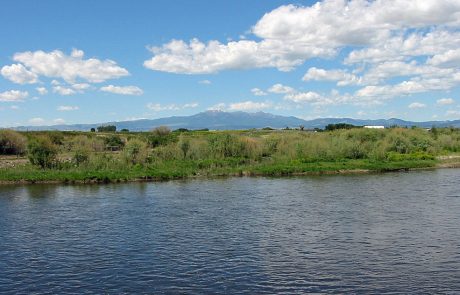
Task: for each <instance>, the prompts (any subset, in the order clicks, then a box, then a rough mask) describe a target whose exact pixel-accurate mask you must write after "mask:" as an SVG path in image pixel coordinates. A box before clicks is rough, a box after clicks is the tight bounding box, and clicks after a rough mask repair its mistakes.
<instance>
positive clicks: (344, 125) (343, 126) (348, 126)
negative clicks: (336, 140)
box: [324, 123, 361, 131]
mask: <svg viewBox="0 0 460 295" xmlns="http://www.w3.org/2000/svg"><path fill="white" fill-rule="evenodd" d="M353 128H361V127H360V126H355V125H352V124H347V123H338V124H328V125H327V126H326V127H325V128H324V129H325V130H327V131H332V130H337V129H353Z"/></svg>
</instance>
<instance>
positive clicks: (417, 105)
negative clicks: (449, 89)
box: [408, 102, 426, 109]
mask: <svg viewBox="0 0 460 295" xmlns="http://www.w3.org/2000/svg"><path fill="white" fill-rule="evenodd" d="M408 107H409V109H423V108H426V104H424V103H420V102H413V103H411V104H410V105H409V106H408Z"/></svg>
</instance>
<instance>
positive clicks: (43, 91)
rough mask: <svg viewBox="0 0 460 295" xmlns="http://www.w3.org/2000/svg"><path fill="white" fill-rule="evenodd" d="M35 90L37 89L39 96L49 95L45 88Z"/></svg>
mask: <svg viewBox="0 0 460 295" xmlns="http://www.w3.org/2000/svg"><path fill="white" fill-rule="evenodd" d="M35 89H37V92H38V94H40V95H45V94H47V93H48V90H47V89H46V88H45V87H37V88H35Z"/></svg>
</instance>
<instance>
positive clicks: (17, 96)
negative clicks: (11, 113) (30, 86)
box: [0, 90, 29, 102]
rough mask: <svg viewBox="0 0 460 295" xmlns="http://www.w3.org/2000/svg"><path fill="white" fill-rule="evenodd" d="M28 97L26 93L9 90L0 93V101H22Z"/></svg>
mask: <svg viewBox="0 0 460 295" xmlns="http://www.w3.org/2000/svg"><path fill="white" fill-rule="evenodd" d="M28 96H29V93H28V92H27V91H19V90H9V91H5V92H0V101H5V102H10V101H22V100H24V99H26V98H27V97H28Z"/></svg>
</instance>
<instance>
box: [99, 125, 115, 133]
mask: <svg viewBox="0 0 460 295" xmlns="http://www.w3.org/2000/svg"><path fill="white" fill-rule="evenodd" d="M115 131H117V126H115V125H105V126H99V127H97V132H115Z"/></svg>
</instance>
